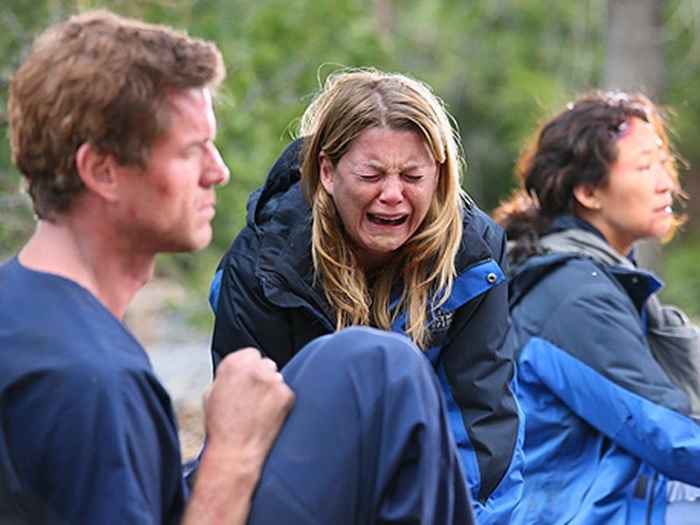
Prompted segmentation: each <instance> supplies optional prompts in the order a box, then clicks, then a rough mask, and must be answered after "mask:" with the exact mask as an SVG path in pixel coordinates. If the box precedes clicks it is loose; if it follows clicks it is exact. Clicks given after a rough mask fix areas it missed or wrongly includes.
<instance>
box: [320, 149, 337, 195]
mask: <svg viewBox="0 0 700 525" xmlns="http://www.w3.org/2000/svg"><path fill="white" fill-rule="evenodd" d="M318 160H319V163H320V168H319V171H320V174H319V175H320V178H321V184H323V187H324V189H325V190H326V191H327V192H328V194H329V195H333V179H334V172H335V169H334V168H333V163H332V162H331V160H330V159H329V158H328V157H326V155H325V153H321V154H319V156H318Z"/></svg>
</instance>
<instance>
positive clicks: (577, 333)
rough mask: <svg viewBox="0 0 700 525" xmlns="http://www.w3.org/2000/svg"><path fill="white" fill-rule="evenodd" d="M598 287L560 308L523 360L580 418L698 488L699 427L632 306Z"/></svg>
mask: <svg viewBox="0 0 700 525" xmlns="http://www.w3.org/2000/svg"><path fill="white" fill-rule="evenodd" d="M600 279H601V282H599V283H591V284H589V285H587V286H585V287H582V288H585V289H583V290H582V291H581V293H580V294H578V295H577V296H576V297H574V298H572V299H571V300H567V301H565V304H562V305H560V307H559V308H557V310H556V313H555V314H554V315H552V317H550V319H549V320H548V322H547V323H546V324H545V326H544V327H543V330H542V337H541V338H533V339H532V340H530V341H529V342H528V343H527V345H526V346H525V349H524V351H523V354H521V357H520V359H519V363H520V377H521V378H522V379H523V380H524V381H529V380H531V379H532V375H533V374H534V375H535V376H536V378H537V380H538V381H539V382H542V383H544V384H545V385H546V386H547V387H548V388H549V389H550V390H551V391H552V392H554V393H555V394H556V395H557V396H558V397H559V398H560V399H561V400H562V401H563V402H564V403H565V404H566V405H567V406H568V407H569V408H570V409H571V410H572V411H573V412H574V413H575V414H577V415H578V416H579V417H581V418H582V419H584V420H585V421H587V422H588V423H589V424H590V425H592V426H593V427H595V428H596V429H597V430H599V431H600V432H601V433H603V434H605V435H606V436H607V437H609V438H610V439H611V440H613V441H614V442H616V443H617V444H619V445H620V446H621V447H623V448H624V449H626V450H627V451H629V452H630V453H631V454H634V455H635V456H637V457H638V458H640V459H641V460H642V461H644V462H646V463H648V464H650V465H652V466H653V467H654V468H656V469H657V470H659V471H660V472H662V473H663V474H665V475H667V476H669V477H671V478H673V479H678V480H681V481H684V482H687V483H691V484H695V485H698V484H700V461H699V460H698V458H700V426H699V425H698V424H697V423H695V422H694V421H693V420H692V419H690V418H689V417H687V416H686V415H685V414H686V413H687V410H688V404H687V403H688V402H687V397H686V396H685V395H684V394H683V393H682V392H681V391H680V390H679V389H678V388H677V387H676V386H675V385H673V383H672V382H671V381H670V380H669V378H668V377H667V376H666V374H665V373H664V372H663V371H662V370H661V368H660V367H659V365H658V363H657V362H656V361H655V360H654V358H653V357H652V355H651V352H650V350H649V347H648V345H647V343H646V337H645V334H644V329H643V326H642V324H641V321H640V318H639V316H638V315H637V313H636V310H635V309H634V306H633V305H632V303H631V302H630V301H628V300H626V299H627V298H626V297H625V296H623V295H622V294H620V293H614V291H611V289H610V286H605V283H604V282H603V281H602V280H603V279H605V277H603V276H600Z"/></svg>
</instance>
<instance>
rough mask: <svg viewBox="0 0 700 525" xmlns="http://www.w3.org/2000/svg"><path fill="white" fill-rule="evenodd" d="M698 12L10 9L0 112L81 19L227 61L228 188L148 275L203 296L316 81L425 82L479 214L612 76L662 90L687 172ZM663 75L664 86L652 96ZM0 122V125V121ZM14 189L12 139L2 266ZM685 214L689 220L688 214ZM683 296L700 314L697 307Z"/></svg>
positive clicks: (138, 6) (689, 0)
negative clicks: (548, 122) (523, 159)
mask: <svg viewBox="0 0 700 525" xmlns="http://www.w3.org/2000/svg"><path fill="white" fill-rule="evenodd" d="M699 3H700V0H666V1H665V2H663V4H662V3H661V2H658V1H654V0H611V1H610V4H609V3H608V2H607V1H606V0H579V1H577V2H551V1H548V0H498V1H493V0H471V1H469V2H464V1H463V0H401V1H400V2H399V1H395V0H336V1H335V2H308V1H307V0H236V1H235V2H234V1H232V0H198V1H196V2H193V1H190V0H160V1H157V0H151V1H148V0H72V1H71V0H32V1H31V2H30V1H29V0H4V1H3V6H2V8H0V53H1V54H0V57H2V58H0V86H2V89H1V90H0V98H1V99H2V102H3V103H4V102H5V100H6V92H7V90H6V87H7V81H8V79H9V76H10V74H11V72H12V71H13V70H14V68H15V67H16V65H17V64H18V63H19V60H20V57H21V56H22V54H23V53H24V52H25V50H26V46H27V45H28V43H29V42H31V40H32V38H33V37H34V36H35V34H36V32H37V31H38V30H39V29H40V28H43V27H44V26H46V24H47V23H49V22H51V21H54V20H57V19H59V18H62V17H64V16H65V15H66V14H67V13H71V12H75V11H77V10H81V9H87V8H91V7H96V6H104V7H108V8H111V9H113V10H115V11H117V12H120V13H124V14H128V15H134V16H142V17H144V18H146V19H147V20H150V21H154V22H164V23H168V24H172V25H175V26H177V27H184V28H187V29H188V31H189V32H190V33H192V34H195V35H199V36H203V37H205V38H210V39H212V40H215V41H216V42H217V43H218V44H219V46H220V47H221V49H222V52H223V53H224V55H225V60H226V63H227V65H228V78H227V80H226V83H225V85H224V88H223V91H222V93H221V96H220V99H219V103H218V108H217V115H218V119H219V136H218V138H217V143H218V145H219V147H220V149H221V151H222V153H223V155H224V158H225V159H226V161H227V163H228V164H229V167H230V169H231V173H232V179H231V183H230V184H229V186H228V187H227V188H223V189H222V190H220V191H219V192H218V196H219V203H220V204H219V206H218V209H217V216H216V219H215V238H214V242H213V244H212V246H211V247H210V248H209V249H207V250H206V251H204V252H203V253H202V254H200V255H198V256H197V257H177V256H175V257H173V256H170V257H164V258H163V259H162V260H161V263H160V264H159V266H158V271H159V272H160V274H161V275H163V274H164V275H166V276H169V277H170V278H174V279H177V280H180V281H183V282H186V283H187V284H188V285H190V286H193V287H194V288H195V291H194V292H193V293H192V294H190V295H192V296H194V297H200V298H201V297H204V296H205V290H206V288H207V285H208V282H209V279H210V277H211V275H212V273H213V270H214V266H215V265H216V263H217V262H218V259H219V257H220V256H221V254H222V253H223V252H224V251H225V250H226V248H227V245H228V243H229V242H230V241H231V239H232V238H233V237H234V236H235V234H236V233H237V231H238V230H239V229H240V228H241V227H242V225H243V224H244V220H245V202H246V200H247V197H248V194H249V193H250V192H251V191H252V190H253V189H254V188H256V187H257V186H259V185H260V184H261V183H262V181H263V180H264V178H265V175H266V173H267V170H268V168H269V167H270V166H271V165H272V163H273V161H274V160H275V158H276V156H277V155H278V154H279V152H280V151H281V150H282V149H283V148H284V146H285V145H286V144H287V142H288V141H289V140H290V138H291V137H292V136H293V134H294V132H295V131H296V128H297V124H298V119H299V117H300V116H301V113H302V112H303V109H304V108H305V107H306V105H307V104H308V102H309V101H310V98H311V96H312V95H313V93H314V91H315V90H316V89H317V88H318V86H319V81H320V80H322V79H323V78H325V76H326V75H327V74H328V73H330V72H331V71H333V70H335V69H337V68H339V67H342V66H354V67H359V66H376V67H379V68H382V69H386V70H392V71H400V72H402V73H407V74H410V75H412V76H414V77H416V78H419V79H421V80H424V81H426V82H427V83H429V84H430V85H432V86H433V88H434V89H435V91H436V93H437V94H438V95H440V96H441V97H442V98H443V99H444V100H445V102H446V104H447V106H448V109H449V110H450V111H451V113H452V114H453V115H454V117H455V120H456V122H457V124H458V125H459V128H460V133H461V137H462V142H463V144H464V150H465V152H466V160H467V171H466V175H465V180H464V184H465V187H466V188H467V190H468V191H469V192H470V193H471V194H472V195H473V196H474V197H475V198H476V200H477V201H478V202H479V204H480V205H481V206H482V208H484V209H486V210H490V209H492V208H493V207H494V206H495V205H496V204H497V203H498V201H499V200H500V199H501V198H503V197H504V196H505V195H506V194H507V193H509V192H510V190H511V187H512V186H513V177H512V169H513V164H514V161H515V159H516V157H517V155H518V153H519V150H520V148H521V146H522V144H523V141H524V140H525V138H526V137H527V136H528V135H529V134H530V133H531V132H532V130H533V129H534V128H535V126H536V124H537V122H538V121H539V120H540V119H542V118H545V117H547V116H549V115H550V114H551V113H552V112H553V111H555V110H556V109H558V108H560V107H562V106H563V104H565V102H566V101H567V100H570V99H571V98H573V97H574V96H575V95H576V94H577V93H579V92H581V91H584V90H587V89H590V88H593V87H598V86H602V85H604V84H607V83H608V82H612V81H613V77H612V75H613V74H620V73H621V72H622V71H626V69H627V68H628V67H629V68H630V69H635V70H636V71H640V69H641V70H644V71H645V72H646V73H648V74H649V80H645V81H643V83H642V84H643V85H644V86H645V87H647V88H648V89H655V90H656V89H660V91H659V93H658V96H659V98H660V100H662V101H663V102H665V103H668V104H670V105H671V106H673V107H675V108H676V109H677V111H678V114H677V117H676V119H674V123H676V126H675V127H676V129H677V130H678V136H677V139H678V143H679V148H680V150H681V152H682V154H683V155H684V157H686V158H687V159H688V160H689V161H690V164H691V165H695V164H697V162H698V161H700V145H699V144H698V143H696V142H697V141H696V140H695V137H696V136H697V127H698V123H700V89H698V88H700V76H699V74H698V73H699V71H700V68H699V66H700V53H699V52H698V51H699V50H698V40H697V28H698V27H700V25H699V24H698V20H700V18H699V17H700V14H699V13H700V8H699V7H698V4H699ZM647 4H648V5H649V6H651V7H653V8H654V13H656V14H655V15H654V17H653V18H651V19H650V20H652V25H651V26H650V27H652V28H653V30H654V31H657V32H658V34H659V36H658V37H655V36H651V34H650V33H649V31H650V29H646V26H644V27H642V26H640V25H639V24H641V23H642V22H638V23H637V24H636V25H635V24H632V26H631V27H627V26H617V25H615V28H613V24H614V23H615V24H617V22H615V20H620V21H621V22H632V21H633V20H634V19H635V17H636V16H641V14H642V13H643V11H644V9H646V8H647V7H646V6H647ZM614 8H619V9H623V8H624V9H625V14H624V15H623V16H622V18H619V19H618V18H616V13H619V12H621V11H614ZM627 10H629V11H627ZM637 37H640V40H641V42H640V44H649V43H653V44H654V45H655V46H656V47H655V51H653V53H658V56H657V55H654V56H655V57H657V58H653V59H652V58H651V53H652V51H648V52H646V51H645V52H635V53H633V55H632V56H631V57H630V58H625V57H624V56H623V55H620V58H619V60H621V61H622V62H621V63H620V61H619V60H618V59H617V58H615V60H618V61H617V62H614V61H613V56H617V55H613V53H614V50H620V52H622V50H624V49H627V48H626V46H627V45H628V44H630V43H631V42H632V41H635V39H636V38H637ZM606 50H607V51H608V55H607V56H608V57H609V58H608V59H606ZM657 59H658V60H659V61H660V64H659V65H658V67H659V68H660V69H659V70H662V69H664V67H665V71H666V74H657V73H652V71H656V69H653V70H652V68H656V67H657V66H656V65H653V64H652V60H657ZM616 63H617V64H618V65H614V64H616ZM664 77H665V79H666V80H665V82H663V84H662V85H661V86H660V87H657V86H656V85H652V82H654V81H656V80H658V79H661V78H664ZM620 82H621V81H620ZM618 85H619V86H624V85H623V84H622V83H620V84H618ZM652 94H654V93H652ZM2 107H3V108H4V104H3V105H2ZM0 124H1V125H3V126H5V127H6V122H5V120H4V117H3V115H2V114H0ZM691 179H692V178H691V177H689V178H688V181H689V182H692V180H691ZM18 186H19V177H18V175H17V173H16V171H15V169H14V168H13V167H12V166H11V163H10V161H9V148H8V144H7V141H6V140H3V141H0V217H2V220H1V221H0V257H3V255H4V256H8V255H9V254H11V253H12V252H13V251H14V250H15V249H16V247H17V246H18V245H19V243H20V242H21V241H22V240H23V239H24V238H26V236H27V234H28V233H29V232H30V231H31V228H32V220H31V212H30V211H29V209H28V207H27V206H26V200H25V199H23V198H22V197H19V196H18V194H17V188H18ZM690 186H692V184H691V185H690ZM691 191H692V187H691ZM691 202H692V201H691ZM689 211H690V212H691V214H692V208H689ZM692 237H693V236H692V230H690V228H689V229H688V232H687V233H686V235H685V236H684V237H683V239H684V240H683V241H682V242H680V243H679V244H676V245H674V246H672V247H671V250H670V251H669V252H668V253H669V254H671V256H670V258H668V257H666V264H667V269H668V271H669V272H671V271H674V272H676V271H681V270H682V268H681V270H679V269H678V267H677V266H678V265H676V263H675V262H674V261H676V260H680V259H682V258H683V257H681V256H677V254H681V255H683V254H684V253H685V252H684V248H685V246H695V245H694V244H693V242H694V241H693V240H692ZM698 246H700V243H699V244H698ZM681 266H683V265H681ZM683 271H684V270H683ZM681 273H682V272H681ZM675 280H676V279H675V278H674V277H672V278H671V279H670V281H671V282H672V283H673V282H674V281H675ZM685 288H687V286H685ZM695 289H696V290H700V286H697V287H695ZM698 294H700V291H699V292H698ZM682 300H683V301H690V302H695V303H697V304H698V305H700V297H697V298H692V297H686V298H683V299H682Z"/></svg>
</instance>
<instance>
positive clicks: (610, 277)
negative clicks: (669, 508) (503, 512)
mask: <svg viewBox="0 0 700 525" xmlns="http://www.w3.org/2000/svg"><path fill="white" fill-rule="evenodd" d="M660 286H661V284H660V283H659V281H658V280H657V279H656V278H655V277H654V276H652V275H651V274H649V273H647V272H643V271H639V270H631V269H628V268H623V267H618V266H613V265H605V264H603V263H600V262H597V261H594V260H593V259H590V258H588V257H585V256H582V255H577V254H572V253H550V254H547V255H538V256H535V257H532V258H530V259H528V260H527V262H526V263H525V264H524V265H523V266H521V267H520V268H518V269H517V271H516V272H515V273H514V275H513V277H512V280H511V283H510V301H511V306H512V310H511V317H512V323H513V328H512V331H511V333H510V334H509V336H508V342H507V346H508V347H509V348H510V350H511V351H514V352H515V353H516V358H517V363H518V385H517V395H518V399H519V401H520V403H521V407H522V409H523V411H524V412H525V414H526V432H525V470H524V478H525V491H524V494H523V501H522V503H521V505H520V506H519V508H518V510H517V512H516V516H515V519H514V520H513V523H515V524H524V523H528V524H530V523H531V524H538V525H539V524H564V523H567V524H569V523H576V524H584V523H585V524H606V525H617V524H619V525H631V524H635V525H638V524H663V523H664V516H665V509H666V480H667V478H672V479H676V480H680V481H683V482H686V483H690V484H695V485H700V426H699V425H698V424H696V422H694V421H693V420H692V419H690V418H689V417H688V416H687V414H688V412H689V404H688V399H687V397H686V396H685V394H684V393H683V392H682V391H681V390H680V389H679V388H678V387H676V386H675V385H674V384H673V383H672V382H671V381H670V379H669V378H668V377H667V376H666V374H665V373H664V371H663V370H662V369H661V367H660V366H659V364H658V363H657V362H656V361H655V359H654V358H653V356H652V354H651V351H650V349H649V346H648V344H647V341H646V333H645V322H644V315H643V310H644V305H645V302H646V300H647V299H648V298H649V296H650V295H651V294H652V293H654V292H656V291H657V290H658V289H659V288H660Z"/></svg>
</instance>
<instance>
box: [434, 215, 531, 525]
mask: <svg viewBox="0 0 700 525" xmlns="http://www.w3.org/2000/svg"><path fill="white" fill-rule="evenodd" d="M484 237H485V239H486V241H487V243H488V245H489V246H490V248H491V251H492V253H493V257H494V259H495V261H496V262H497V263H498V265H499V266H501V267H505V264H506V262H505V257H504V246H505V238H504V236H503V234H502V232H501V230H500V229H499V228H498V227H496V226H492V227H491V228H489V229H488V230H487V232H486V235H485V236H484ZM491 264H493V261H492V262H491ZM496 270H498V269H497V268H495V269H494V268H485V272H486V273H484V274H483V276H482V277H483V278H484V279H483V280H484V282H487V281H486V280H485V278H486V276H487V275H488V274H490V273H492V272H495V271H496ZM498 273H499V274H501V275H502V272H501V271H500V270H498ZM509 327H510V321H509V317H508V289H507V283H506V282H505V281H504V280H503V278H502V277H501V281H500V284H496V285H495V286H493V287H491V288H490V289H489V290H488V291H487V292H485V293H483V294H482V295H480V296H479V297H477V298H475V299H473V300H472V301H470V302H469V303H467V304H465V305H464V306H462V307H460V308H459V309H458V310H457V312H456V313H455V316H454V320H453V323H452V326H451V328H450V332H449V334H448V335H449V341H448V342H447V345H446V346H445V348H444V350H443V354H442V362H443V366H444V371H445V376H446V379H447V382H448V384H449V387H450V391H451V395H452V397H453V398H454V401H455V403H456V405H457V407H458V408H459V411H460V414H461V419H462V420H463V423H464V427H465V429H466V431H467V434H468V437H469V441H470V443H471V445H472V446H473V448H474V452H475V454H476V459H477V462H478V465H479V473H480V480H478V481H479V483H480V486H479V493H478V498H476V497H475V499H478V500H480V501H482V502H483V501H485V500H486V499H487V498H488V497H489V496H490V495H491V494H492V493H493V491H494V489H495V488H496V486H497V485H499V483H500V482H501V481H502V480H504V479H505V478H510V481H509V482H506V483H507V484H508V483H510V485H509V486H510V487H512V489H513V490H512V491H510V492H509V493H510V494H511V495H512V504H513V506H514V505H515V503H516V502H517V499H518V496H517V493H518V492H519V486H520V483H519V481H518V480H519V479H520V474H519V471H520V468H521V463H522V451H521V447H522V425H521V422H520V418H519V410H518V406H517V402H516V400H515V396H514V395H513V392H512V391H511V387H510V384H511V381H512V380H513V375H514V364H513V355H512V352H511V350H510V348H509V347H507V346H506V345H504V340H505V337H506V335H507V333H508V330H509ZM504 490H505V489H504ZM473 495H474V496H477V494H473ZM511 510H512V509H511ZM503 519H504V520H505V521H507V519H508V518H507V516H505V515H504V516H503Z"/></svg>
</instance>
